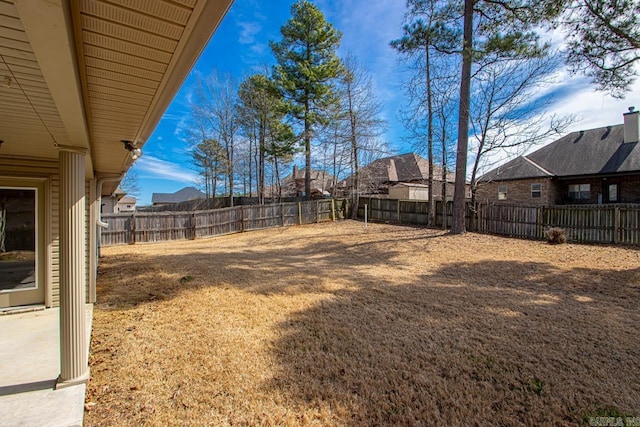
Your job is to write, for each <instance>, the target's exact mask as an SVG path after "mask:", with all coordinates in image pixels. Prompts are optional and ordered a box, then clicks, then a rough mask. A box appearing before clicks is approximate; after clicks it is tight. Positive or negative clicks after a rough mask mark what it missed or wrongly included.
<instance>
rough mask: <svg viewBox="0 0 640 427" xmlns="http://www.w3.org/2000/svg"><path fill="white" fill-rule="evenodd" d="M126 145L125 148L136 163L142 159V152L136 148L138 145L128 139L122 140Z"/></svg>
mask: <svg viewBox="0 0 640 427" xmlns="http://www.w3.org/2000/svg"><path fill="white" fill-rule="evenodd" d="M120 142H122V143H123V144H124V148H125V149H126V150H128V151H129V155H130V156H131V158H132V159H133V160H134V161H135V160H138V159H139V158H140V157H142V150H141V149H139V148H138V147H136V143H135V142H132V141H129V140H128V139H122V140H120Z"/></svg>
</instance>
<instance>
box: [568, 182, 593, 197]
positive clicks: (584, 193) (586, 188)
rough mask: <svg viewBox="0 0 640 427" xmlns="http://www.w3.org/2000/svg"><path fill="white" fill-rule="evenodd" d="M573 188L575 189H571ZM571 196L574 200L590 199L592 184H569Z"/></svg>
mask: <svg viewBox="0 0 640 427" xmlns="http://www.w3.org/2000/svg"><path fill="white" fill-rule="evenodd" d="M572 188H573V190H574V191H571V190H572ZM568 190H569V191H568V193H569V198H570V199H572V200H588V199H590V198H591V184H590V183H582V184H569V186H568Z"/></svg>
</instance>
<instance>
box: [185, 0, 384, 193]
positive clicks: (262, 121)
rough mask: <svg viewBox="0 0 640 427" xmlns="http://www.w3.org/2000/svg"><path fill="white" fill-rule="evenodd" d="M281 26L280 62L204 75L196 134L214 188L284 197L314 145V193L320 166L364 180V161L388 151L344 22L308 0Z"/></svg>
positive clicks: (200, 161)
mask: <svg viewBox="0 0 640 427" xmlns="http://www.w3.org/2000/svg"><path fill="white" fill-rule="evenodd" d="M281 34H282V38H281V40H279V41H272V42H271V43H270V46H271V51H272V53H273V55H274V57H275V65H274V66H273V67H265V68H264V70H263V71H262V72H259V73H256V74H253V75H251V76H248V77H247V78H245V79H244V80H243V81H241V82H239V83H237V82H234V81H233V79H232V78H231V77H228V76H218V75H216V74H212V75H210V76H207V77H204V78H200V79H199V81H198V83H197V87H196V89H195V91H194V97H193V102H192V107H191V122H190V123H189V126H188V131H187V139H188V140H189V141H191V143H192V146H193V148H192V157H193V161H194V164H195V166H196V168H197V170H198V173H199V176H200V178H201V183H202V187H203V188H204V190H205V193H206V195H207V197H215V196H216V195H220V194H222V195H225V196H229V198H230V204H233V197H232V195H234V194H244V195H248V196H254V195H255V196H257V197H258V198H259V199H260V201H261V202H262V201H264V199H265V197H270V198H274V197H276V198H277V197H281V196H282V189H281V188H280V183H281V180H282V176H283V175H284V172H283V171H284V170H287V169H288V168H289V166H290V164H291V163H292V161H293V156H294V155H295V154H296V153H304V159H305V168H304V172H305V186H304V192H303V194H302V195H304V197H305V198H306V199H310V198H311V195H312V192H313V189H312V188H311V181H312V179H311V170H312V168H313V167H314V166H315V167H317V168H319V169H322V170H326V171H328V172H330V173H331V176H334V177H345V176H346V175H351V176H354V177H355V182H356V183H357V175H358V171H359V167H360V164H361V162H363V161H367V160H370V158H371V156H372V155H374V156H375V155H377V154H378V153H383V152H385V144H384V142H382V140H381V139H380V136H381V135H382V133H383V131H384V126H385V123H384V121H383V120H382V119H381V118H380V112H381V105H380V103H379V101H378V99H377V97H376V95H375V93H374V91H373V87H372V84H371V78H370V77H369V76H368V75H367V74H366V72H365V71H364V68H363V67H362V66H361V65H360V64H359V62H358V60H357V58H356V57H355V56H353V55H351V54H349V55H346V56H345V57H344V58H339V57H338V55H337V53H336V52H337V49H338V46H339V44H340V39H341V37H342V34H341V33H340V31H338V30H337V29H335V28H334V27H333V25H331V24H330V23H328V22H327V21H326V19H325V18H324V16H323V14H322V12H321V11H320V10H319V9H318V8H317V7H316V6H315V5H314V4H312V3H311V2H309V1H298V2H297V3H295V4H293V6H292V7H291V19H290V20H289V21H288V22H287V23H286V24H285V25H284V26H282V28H281ZM312 151H314V153H313V154H312ZM331 184H332V185H333V186H334V187H335V186H336V184H337V182H335V180H334V182H333V183H331ZM355 188H356V191H354V192H353V194H354V195H357V193H358V191H357V185H356V187H355Z"/></svg>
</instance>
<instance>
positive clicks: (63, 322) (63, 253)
mask: <svg viewBox="0 0 640 427" xmlns="http://www.w3.org/2000/svg"><path fill="white" fill-rule="evenodd" d="M59 149H60V369H61V373H60V377H59V378H58V384H57V386H56V388H60V387H65V386H70V385H75V384H80V383H83V382H86V381H87V380H88V378H89V367H88V361H87V341H86V339H87V337H86V319H85V301H86V287H85V285H86V275H85V262H86V256H85V247H86V244H87V241H86V231H85V210H86V207H85V186H84V183H85V180H84V177H85V153H86V151H85V150H83V149H81V148H77V147H63V146H60V147H59Z"/></svg>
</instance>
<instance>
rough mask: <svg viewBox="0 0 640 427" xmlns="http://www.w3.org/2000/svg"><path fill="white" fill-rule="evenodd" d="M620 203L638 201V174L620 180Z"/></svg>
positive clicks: (639, 190)
mask: <svg viewBox="0 0 640 427" xmlns="http://www.w3.org/2000/svg"><path fill="white" fill-rule="evenodd" d="M620 201H621V203H640V175H635V176H629V177H626V178H625V179H622V180H620Z"/></svg>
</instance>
